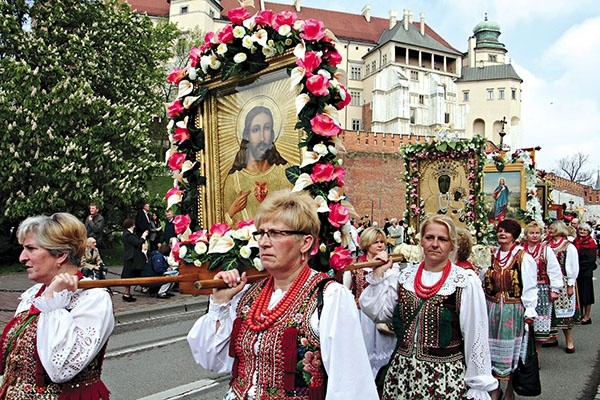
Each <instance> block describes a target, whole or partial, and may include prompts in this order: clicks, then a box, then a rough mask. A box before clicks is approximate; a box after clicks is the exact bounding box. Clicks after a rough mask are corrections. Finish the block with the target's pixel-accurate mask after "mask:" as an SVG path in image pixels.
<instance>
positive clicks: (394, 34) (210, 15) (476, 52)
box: [124, 0, 522, 216]
mask: <svg viewBox="0 0 600 400" xmlns="http://www.w3.org/2000/svg"><path fill="white" fill-rule="evenodd" d="M124 1H125V0H124ZM127 1H128V2H129V3H130V4H131V5H132V8H134V9H136V10H137V11H139V12H145V13H147V14H148V15H149V16H151V18H154V19H155V20H158V19H161V18H165V19H167V18H168V20H170V21H171V22H173V23H175V24H177V25H178V26H179V28H180V29H182V30H186V29H192V28H199V29H200V30H201V31H202V32H204V33H205V32H209V31H217V30H218V29H220V28H221V27H222V26H223V25H224V24H226V23H228V20H227V11H228V10H230V9H232V8H236V7H239V6H240V2H239V1H238V0H127ZM291 2H292V0H290V3H291ZM255 6H256V9H270V10H273V11H274V12H276V13H277V12H281V11H284V10H287V11H294V12H296V13H297V14H298V16H299V18H301V19H309V18H313V19H318V20H321V21H323V23H324V25H325V26H326V27H327V28H328V29H329V30H330V31H332V32H333V33H334V34H335V35H336V37H337V38H338V41H339V43H338V45H337V49H338V51H339V53H340V54H341V56H342V63H341V64H340V65H338V68H339V69H340V70H341V71H342V72H343V73H344V75H345V82H343V84H344V85H345V86H346V87H347V88H348V90H349V92H350V94H351V96H352V102H351V103H350V105H349V106H348V107H346V108H345V109H344V110H343V111H341V112H340V114H339V118H340V123H341V125H342V128H344V130H345V133H344V140H345V145H346V148H347V150H348V153H347V157H345V158H346V159H347V162H346V163H345V167H346V168H347V171H348V173H347V176H348V179H349V180H350V181H351V183H352V184H351V185H350V184H348V191H349V193H347V194H348V195H349V197H350V198H351V201H352V202H353V204H354V206H355V208H356V209H357V210H360V211H363V210H365V209H373V208H374V204H375V203H376V204H377V205H378V207H379V208H380V209H382V210H389V215H396V216H401V215H402V212H403V211H404V209H405V205H404V204H403V202H402V201H400V202H399V201H398V198H404V196H403V194H404V184H403V181H402V178H401V177H402V175H403V162H402V160H400V159H399V152H398V148H399V146H400V145H401V144H405V143H409V142H411V143H412V142H415V141H420V140H423V139H424V138H425V137H427V136H432V135H434V134H436V133H437V132H438V131H440V130H447V131H451V132H453V133H454V134H456V135H457V136H458V137H461V138H471V137H472V136H473V135H474V134H478V135H483V136H485V137H486V138H487V139H488V140H490V141H492V142H493V143H499V142H500V141H501V140H500V135H499V133H500V132H501V131H502V132H504V133H508V134H509V135H507V137H506V140H507V142H508V140H509V138H510V140H512V145H513V147H515V143H516V142H517V143H518V140H517V139H518V137H519V135H520V132H518V129H519V127H520V121H521V106H520V102H521V83H522V80H521V78H520V77H519V76H518V75H517V73H516V72H515V70H514V69H513V67H512V66H511V65H510V64H507V59H506V53H507V50H506V48H505V46H504V44H502V43H500V42H499V41H498V37H499V36H500V27H499V25H498V24H497V23H494V22H491V21H487V17H486V18H485V20H484V21H482V22H481V23H479V24H477V26H476V27H475V29H474V31H473V32H474V35H473V37H471V38H469V41H468V43H469V46H468V50H467V52H466V53H461V52H460V51H459V50H457V49H456V48H454V47H453V46H452V45H451V44H449V43H448V42H447V41H446V40H444V39H443V38H442V37H441V36H440V35H439V34H438V33H437V32H436V31H435V30H434V29H433V28H432V27H431V26H429V25H428V24H427V23H426V21H425V15H424V14H423V13H421V14H420V15H419V20H418V21H417V20H413V12H412V11H411V10H403V14H402V19H400V20H398V15H397V13H396V11H390V13H389V15H388V17H387V18H380V17H375V16H373V15H371V8H370V6H368V5H367V6H365V7H364V8H363V9H362V10H361V13H360V14H351V13H342V12H337V11H329V10H322V9H317V8H310V7H303V6H302V4H301V0H293V3H292V4H281V3H275V2H266V1H264V0H255ZM249 10H250V11H251V12H252V8H249ZM503 120H504V121H506V123H505V124H503V123H502V122H501V121H503ZM413 138H414V139H413ZM348 141H350V142H351V143H350V142H348ZM382 157H383V159H381V158H382ZM386 162H387V163H391V164H393V168H381V165H385V164H386ZM373 163H374V164H373ZM374 170H376V171H378V172H379V174H380V175H381V177H380V181H381V184H380V185H379V187H383V186H385V187H386V188H387V189H389V190H387V189H386V193H382V194H380V195H379V197H378V199H377V200H374V199H373V198H370V197H369V196H373V193H374V189H375V188H374V187H373V186H372V184H373V183H374V180H373V177H371V176H369V177H367V176H365V177H363V176H362V175H363V174H364V173H365V171H374ZM382 212H383V211H382Z"/></svg>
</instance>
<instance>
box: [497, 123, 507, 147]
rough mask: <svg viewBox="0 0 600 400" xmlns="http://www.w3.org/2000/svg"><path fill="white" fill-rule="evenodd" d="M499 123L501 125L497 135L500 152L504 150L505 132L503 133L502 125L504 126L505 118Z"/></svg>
mask: <svg viewBox="0 0 600 400" xmlns="http://www.w3.org/2000/svg"><path fill="white" fill-rule="evenodd" d="M500 123H501V124H502V128H500V132H498V135H499V136H500V151H502V150H504V136H506V132H504V125H506V117H505V116H504V117H502V120H501V121H500Z"/></svg>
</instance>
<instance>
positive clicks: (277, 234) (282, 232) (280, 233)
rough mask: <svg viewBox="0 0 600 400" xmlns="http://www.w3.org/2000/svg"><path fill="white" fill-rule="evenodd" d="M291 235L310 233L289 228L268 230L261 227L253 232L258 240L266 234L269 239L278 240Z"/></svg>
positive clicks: (253, 235)
mask: <svg viewBox="0 0 600 400" xmlns="http://www.w3.org/2000/svg"><path fill="white" fill-rule="evenodd" d="M290 235H308V233H306V232H302V231H293V230H287V229H270V230H268V231H264V230H262V229H261V230H258V231H256V232H254V233H253V234H252V237H253V238H254V240H256V241H257V242H258V241H259V240H260V239H262V238H263V237H264V236H266V237H268V238H269V240H275V241H277V240H281V239H283V238H284V237H286V236H290Z"/></svg>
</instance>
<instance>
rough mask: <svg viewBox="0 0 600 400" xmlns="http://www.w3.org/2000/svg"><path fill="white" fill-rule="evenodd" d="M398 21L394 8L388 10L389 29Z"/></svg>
mask: <svg viewBox="0 0 600 400" xmlns="http://www.w3.org/2000/svg"><path fill="white" fill-rule="evenodd" d="M397 23H398V14H397V13H396V11H394V10H390V29H392V28H393V27H395V26H396V24H397Z"/></svg>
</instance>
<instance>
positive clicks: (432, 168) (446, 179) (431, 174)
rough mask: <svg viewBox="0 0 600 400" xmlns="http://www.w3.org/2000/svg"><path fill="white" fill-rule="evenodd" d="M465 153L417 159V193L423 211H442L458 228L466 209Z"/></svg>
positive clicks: (467, 206) (466, 161)
mask: <svg viewBox="0 0 600 400" xmlns="http://www.w3.org/2000/svg"><path fill="white" fill-rule="evenodd" d="M467 165H468V156H466V155H465V156H463V157H461V158H450V157H444V158H437V159H433V160H427V159H426V160H421V161H420V163H419V169H420V171H421V174H422V179H421V181H420V182H419V196H420V198H421V200H422V201H423V210H424V212H425V214H444V215H448V216H450V217H451V218H452V220H453V221H454V222H455V223H456V225H457V226H459V227H463V228H464V227H466V218H467V211H468V210H469V207H470V205H469V188H470V187H471V182H469V178H468V177H469V172H468V171H467Z"/></svg>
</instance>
